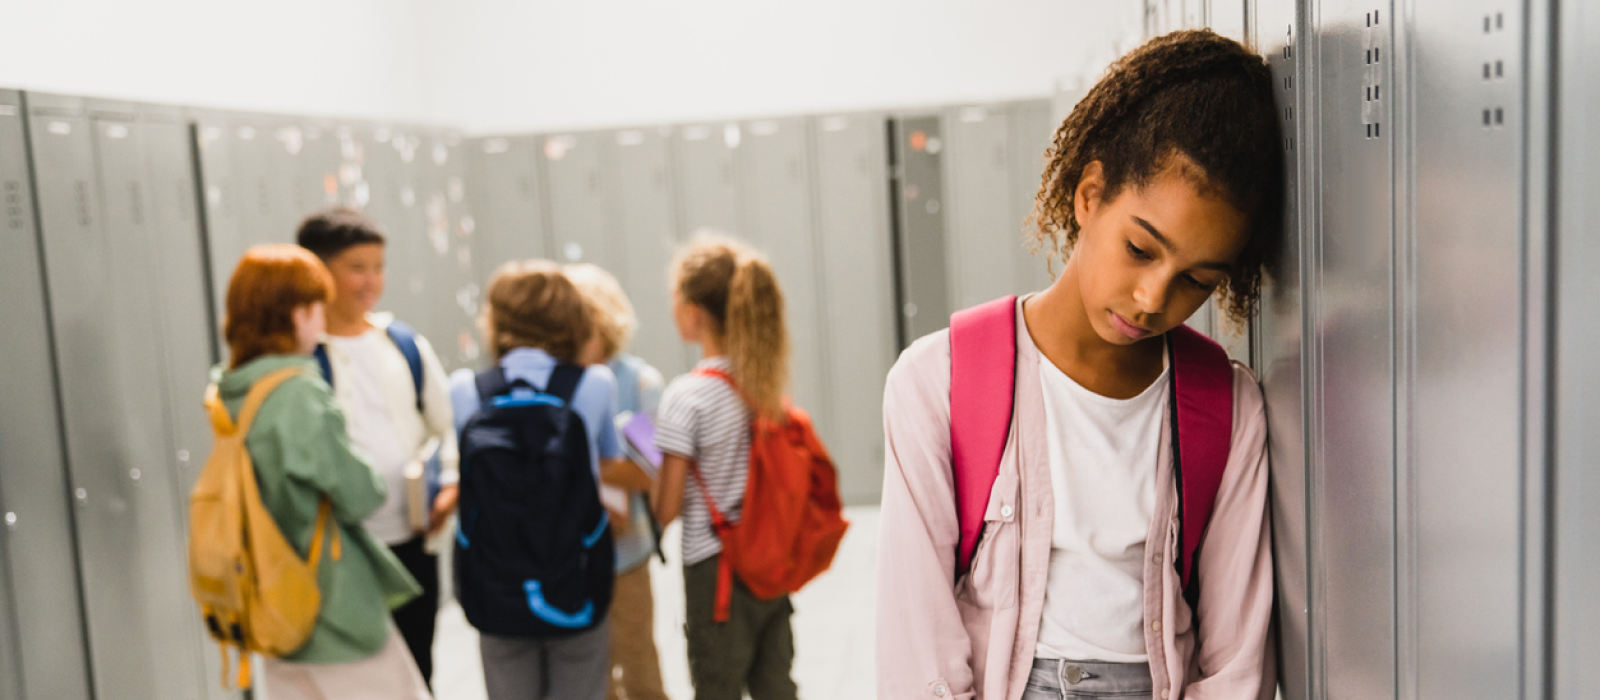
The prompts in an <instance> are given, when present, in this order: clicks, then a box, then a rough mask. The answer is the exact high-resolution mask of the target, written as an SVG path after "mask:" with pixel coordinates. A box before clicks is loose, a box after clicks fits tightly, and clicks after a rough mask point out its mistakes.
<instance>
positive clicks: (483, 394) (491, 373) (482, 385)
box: [472, 365, 511, 410]
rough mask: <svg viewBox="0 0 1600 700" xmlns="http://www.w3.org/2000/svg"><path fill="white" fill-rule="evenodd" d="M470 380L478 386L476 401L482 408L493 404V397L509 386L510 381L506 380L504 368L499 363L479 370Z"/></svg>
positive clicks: (486, 408)
mask: <svg viewBox="0 0 1600 700" xmlns="http://www.w3.org/2000/svg"><path fill="white" fill-rule="evenodd" d="M472 381H473V383H474V384H476V385H477V387H478V403H479V404H481V405H482V406H483V408H484V410H488V409H489V408H490V407H492V406H494V397H496V396H499V395H501V394H504V393H506V390H507V389H509V388H511V383H510V382H507V381H506V368H504V367H501V366H500V365H495V366H493V367H490V368H489V369H486V370H483V371H482V372H479V373H478V374H477V376H476V377H473V380H472Z"/></svg>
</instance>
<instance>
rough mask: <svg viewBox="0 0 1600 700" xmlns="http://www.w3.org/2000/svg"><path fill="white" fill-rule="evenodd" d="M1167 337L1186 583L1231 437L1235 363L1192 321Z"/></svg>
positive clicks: (1180, 568) (1186, 583) (1208, 518)
mask: <svg viewBox="0 0 1600 700" xmlns="http://www.w3.org/2000/svg"><path fill="white" fill-rule="evenodd" d="M1167 339H1168V341H1169V342H1170V346H1169V347H1170V352H1171V353H1172V370H1173V372H1172V374H1173V397H1172V404H1173V414H1174V416H1173V443H1174V444H1175V445H1176V447H1175V450H1174V455H1173V468H1174V470H1175V473H1176V475H1177V479H1178V484H1179V495H1178V508H1179V511H1180V512H1179V517H1180V519H1181V522H1182V525H1181V527H1182V536H1181V540H1182V541H1181V545H1182V549H1181V550H1180V551H1179V557H1180V558H1179V560H1178V573H1179V574H1180V576H1181V578H1182V581H1183V586H1184V588H1185V589H1188V588H1189V586H1190V583H1191V582H1192V580H1193V572H1194V561H1195V556H1196V554H1197V551H1198V550H1199V548H1200V541H1201V538H1202V537H1203V536H1204V535H1205V529H1206V524H1207V523H1209V522H1210V521H1211V512H1212V509H1213V508H1214V507H1215V505H1216V500H1217V491H1218V489H1220V488H1221V486H1222V473H1223V470H1224V469H1226V468H1227V466H1228V451H1229V448H1230V447H1231V445H1232V443H1233V365H1232V363H1230V362H1229V361H1228V353H1227V351H1226V350H1224V349H1223V348H1222V346H1221V345H1218V344H1217V343H1216V342H1215V341H1213V340H1211V339H1210V338H1207V337H1205V336H1204V335H1201V334H1200V333H1199V332H1198V331H1196V330H1194V329H1192V328H1190V327H1188V326H1178V327H1177V328H1174V329H1172V330H1171V331H1170V332H1168V334H1167Z"/></svg>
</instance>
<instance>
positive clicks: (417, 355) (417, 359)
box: [384, 320, 422, 413]
mask: <svg viewBox="0 0 1600 700" xmlns="http://www.w3.org/2000/svg"><path fill="white" fill-rule="evenodd" d="M384 332H385V333H387V334H388V335H389V340H390V341H391V342H393V343H394V346H395V347H397V348H399V349H400V354H401V355H403V356H404V357H405V358H406V366H407V367H409V368H410V369H411V386H412V387H413V388H415V389H416V390H417V413H421V412H422V351H421V350H419V349H418V348H417V330H416V329H415V328H412V327H411V326H408V325H406V324H405V322H403V321H399V320H394V321H390V322H389V327H388V328H385V329H384Z"/></svg>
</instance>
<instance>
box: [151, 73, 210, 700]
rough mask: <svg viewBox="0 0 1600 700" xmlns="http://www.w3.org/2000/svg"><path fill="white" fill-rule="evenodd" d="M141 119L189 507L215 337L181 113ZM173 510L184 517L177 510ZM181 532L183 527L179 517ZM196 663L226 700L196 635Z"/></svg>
mask: <svg viewBox="0 0 1600 700" xmlns="http://www.w3.org/2000/svg"><path fill="white" fill-rule="evenodd" d="M139 111H140V121H141V124H142V126H143V129H142V133H143V137H144V145H145V162H144V166H145V172H146V177H147V182H149V184H150V186H149V188H148V191H149V194H150V202H149V203H150V215H151V216H150V221H151V222H152V223H153V227H152V232H153V234H154V235H153V240H152V241H151V243H152V245H153V247H154V250H155V257H156V263H157V264H156V267H155V273H156V275H157V277H156V279H157V280H158V283H157V284H156V285H155V291H156V294H157V297H156V301H157V306H158V308H159V311H160V315H159V321H160V328H161V337H162V339H163V341H164V342H163V343H162V351H163V352H162V357H163V361H164V366H163V369H164V372H163V374H164V375H165V377H166V385H167V391H166V393H165V398H166V404H167V410H166V413H167V421H168V424H169V425H170V426H171V428H172V444H171V449H172V452H171V453H170V455H171V458H172V460H173V461H172V463H173V465H174V469H173V474H172V475H173V477H174V481H175V484H174V486H175V491H174V497H175V498H176V500H177V502H178V503H180V504H186V503H187V502H188V497H189V492H190V490H191V489H193V487H194V482H195V480H196V479H197V478H198V477H199V475H200V470H201V468H203V467H204V466H205V460H206V457H207V455H209V454H210V453H211V444H212V432H211V421H210V418H209V417H208V416H207V415H206V412H205V407H204V406H203V405H202V402H201V397H202V396H204V394H205V389H206V386H207V384H209V382H210V373H209V371H208V370H209V369H210V367H211V366H212V365H215V364H216V363H218V362H219V361H220V360H219V358H220V352H219V350H218V349H217V348H216V347H215V346H214V345H213V342H214V340H215V339H216V338H217V334H216V332H215V330H216V329H215V328H214V327H213V325H212V322H211V314H210V308H211V303H210V302H211V297H210V296H209V294H208V293H209V287H208V283H209V280H208V277H207V275H206V269H207V268H206V259H205V255H204V252H203V250H204V248H203V245H202V244H203V235H202V233H201V229H200V221H199V203H198V202H197V201H196V198H195V192H196V187H195V171H194V159H193V151H192V149H193V142H192V140H191V139H190V138H189V126H188V123H187V121H186V119H185V116H184V115H183V113H182V112H181V111H180V110H178V109H176V108H170V107H156V106H152V105H143V106H141V107H140V110H139ZM180 512H187V510H186V509H180ZM179 525H180V528H185V530H184V531H185V532H186V531H187V530H186V527H187V522H185V521H183V520H182V519H180V520H179ZM185 624H187V625H188V629H189V630H199V629H201V621H200V617H199V615H198V613H197V611H196V610H195V609H194V608H193V606H190V608H189V609H188V619H187V620H186V621H185ZM202 638H203V639H204V642H203V644H202V646H203V649H202V650H201V654H200V659H201V661H202V663H203V664H204V667H205V672H204V673H203V674H202V676H201V688H203V689H204V691H205V693H206V694H205V695H203V696H202V697H212V698H225V697H232V696H233V694H230V693H226V692H224V691H223V690H222V687H221V685H220V684H219V683H218V682H216V680H215V679H218V678H220V677H221V674H222V667H221V663H220V661H221V657H220V656H219V654H218V651H217V647H216V645H215V643H214V642H212V641H211V640H210V638H209V637H202Z"/></svg>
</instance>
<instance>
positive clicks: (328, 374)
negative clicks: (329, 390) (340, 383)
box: [311, 343, 333, 387]
mask: <svg viewBox="0 0 1600 700" xmlns="http://www.w3.org/2000/svg"><path fill="white" fill-rule="evenodd" d="M311 356H312V357H315V358H317V367H320V368H321V369H322V381H325V382H327V383H328V386H330V387H331V386H333V363H332V362H329V361H328V344H327V343H317V349H316V350H312V351H311Z"/></svg>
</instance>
